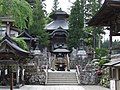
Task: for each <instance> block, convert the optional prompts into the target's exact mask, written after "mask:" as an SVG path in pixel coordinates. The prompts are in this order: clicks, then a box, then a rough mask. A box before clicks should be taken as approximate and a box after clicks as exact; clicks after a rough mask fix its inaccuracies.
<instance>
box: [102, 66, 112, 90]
mask: <svg viewBox="0 0 120 90" xmlns="http://www.w3.org/2000/svg"><path fill="white" fill-rule="evenodd" d="M100 85H102V86H104V87H106V88H109V87H110V78H109V68H105V69H104V70H103V74H102V77H101V78H100Z"/></svg>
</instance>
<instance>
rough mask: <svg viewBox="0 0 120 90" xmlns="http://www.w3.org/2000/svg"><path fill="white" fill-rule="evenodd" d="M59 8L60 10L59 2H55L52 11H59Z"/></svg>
mask: <svg viewBox="0 0 120 90" xmlns="http://www.w3.org/2000/svg"><path fill="white" fill-rule="evenodd" d="M58 8H59V2H58V0H54V1H53V8H52V11H57V10H58Z"/></svg>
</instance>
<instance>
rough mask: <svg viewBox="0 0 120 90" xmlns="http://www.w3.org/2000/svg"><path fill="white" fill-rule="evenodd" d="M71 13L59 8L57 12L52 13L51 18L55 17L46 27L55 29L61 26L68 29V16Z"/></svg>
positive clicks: (48, 29) (51, 29) (46, 28)
mask: <svg viewBox="0 0 120 90" xmlns="http://www.w3.org/2000/svg"><path fill="white" fill-rule="evenodd" d="M68 17H69V15H68V14H67V13H66V12H64V11H61V10H58V11H56V12H53V13H52V14H51V15H50V18H52V19H53V21H52V22H51V23H49V24H48V25H47V26H46V27H45V30H47V31H53V30H56V29H58V28H59V27H61V28H62V29H64V30H68V21H67V18H68Z"/></svg>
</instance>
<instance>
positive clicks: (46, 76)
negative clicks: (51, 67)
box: [45, 65, 48, 84]
mask: <svg viewBox="0 0 120 90" xmlns="http://www.w3.org/2000/svg"><path fill="white" fill-rule="evenodd" d="M47 79H48V65H46V81H45V84H47Z"/></svg>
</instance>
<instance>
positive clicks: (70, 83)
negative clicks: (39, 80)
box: [47, 82, 78, 85]
mask: <svg viewBox="0 0 120 90" xmlns="http://www.w3.org/2000/svg"><path fill="white" fill-rule="evenodd" d="M47 85H78V83H63V82H62V83H47Z"/></svg>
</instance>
